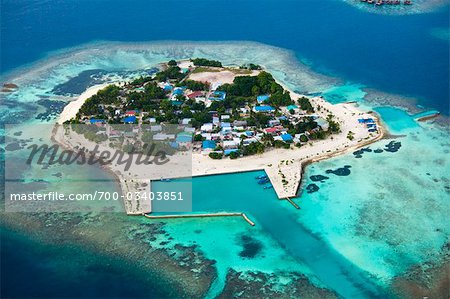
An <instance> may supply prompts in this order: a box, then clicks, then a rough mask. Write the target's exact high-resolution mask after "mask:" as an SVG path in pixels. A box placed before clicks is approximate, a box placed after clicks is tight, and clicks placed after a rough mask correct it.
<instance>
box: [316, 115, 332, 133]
mask: <svg viewBox="0 0 450 299" xmlns="http://www.w3.org/2000/svg"><path fill="white" fill-rule="evenodd" d="M314 121H315V122H316V124H317V125H318V126H319V127H320V128H321V129H322V130H324V131H327V130H328V128H329V127H330V124H329V123H328V121H326V120H325V119H323V118H322V117H319V118H316V119H315V120H314Z"/></svg>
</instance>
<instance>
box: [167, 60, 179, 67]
mask: <svg viewBox="0 0 450 299" xmlns="http://www.w3.org/2000/svg"><path fill="white" fill-rule="evenodd" d="M167 65H169V66H176V65H177V62H176V61H175V60H173V59H172V60H170V61H169V62H168V63H167Z"/></svg>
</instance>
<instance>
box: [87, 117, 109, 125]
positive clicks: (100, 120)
mask: <svg viewBox="0 0 450 299" xmlns="http://www.w3.org/2000/svg"><path fill="white" fill-rule="evenodd" d="M89 122H90V123H91V124H97V123H105V122H106V121H105V120H104V119H96V118H91V119H90V120H89Z"/></svg>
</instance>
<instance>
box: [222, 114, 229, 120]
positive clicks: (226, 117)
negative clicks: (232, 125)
mask: <svg viewBox="0 0 450 299" xmlns="http://www.w3.org/2000/svg"><path fill="white" fill-rule="evenodd" d="M228 119H230V116H229V115H228V114H224V115H222V116H221V117H220V120H221V121H224V120H228Z"/></svg>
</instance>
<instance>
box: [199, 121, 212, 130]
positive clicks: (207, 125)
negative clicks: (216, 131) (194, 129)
mask: <svg viewBox="0 0 450 299" xmlns="http://www.w3.org/2000/svg"><path fill="white" fill-rule="evenodd" d="M213 128H214V125H213V124H212V123H206V124H203V125H202V126H201V127H200V130H201V131H202V132H212V130H213Z"/></svg>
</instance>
